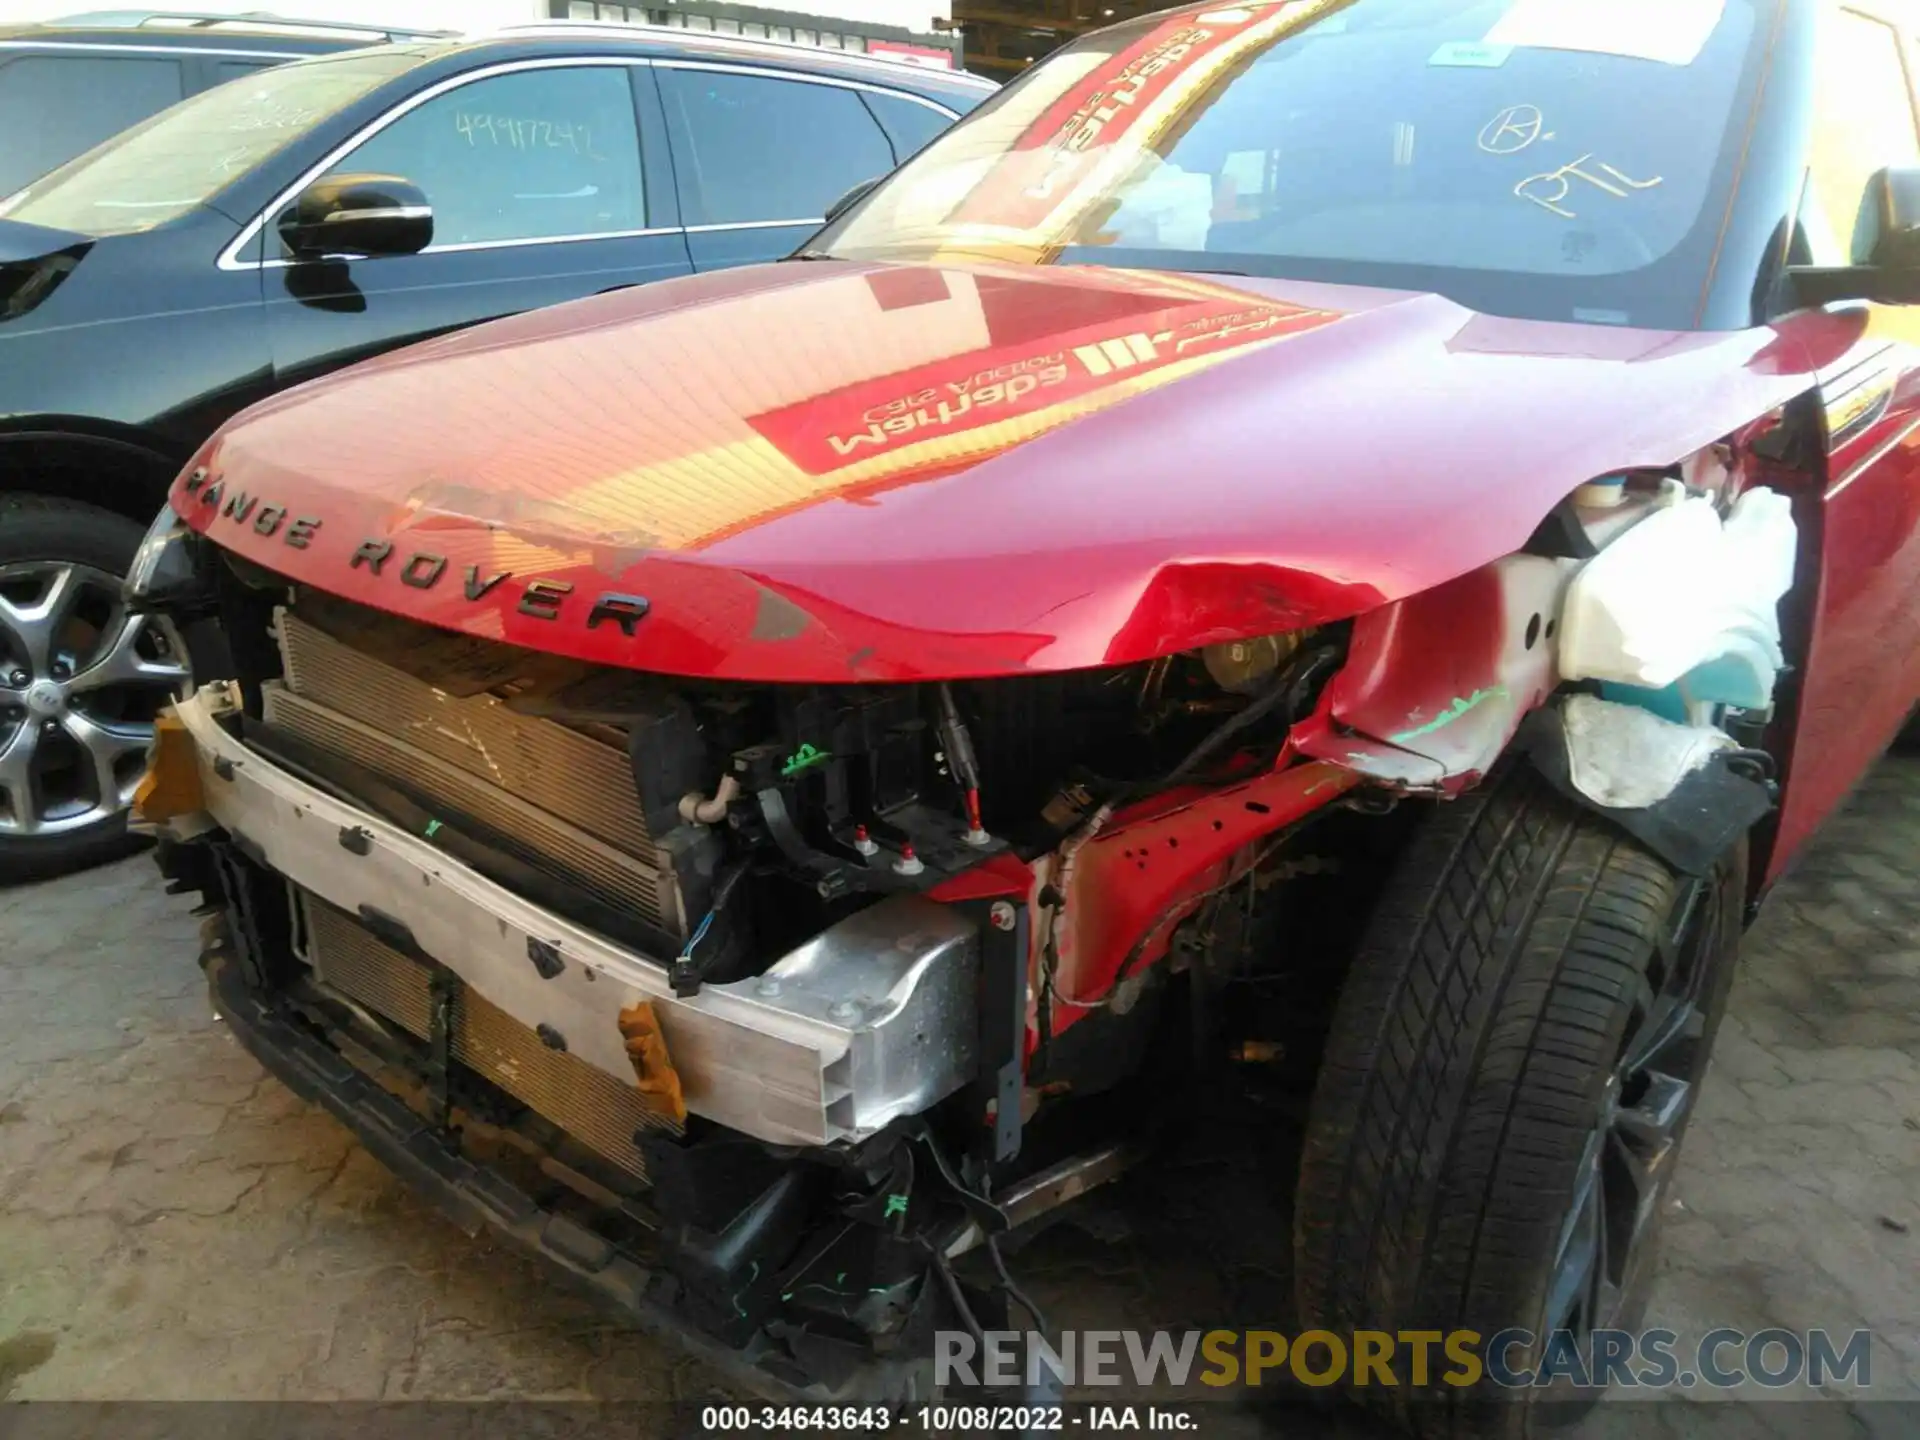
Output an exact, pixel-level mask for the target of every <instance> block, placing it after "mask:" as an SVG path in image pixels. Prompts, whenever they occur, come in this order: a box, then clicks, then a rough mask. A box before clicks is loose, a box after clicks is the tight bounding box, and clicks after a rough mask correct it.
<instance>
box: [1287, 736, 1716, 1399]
mask: <svg viewBox="0 0 1920 1440" xmlns="http://www.w3.org/2000/svg"><path fill="white" fill-rule="evenodd" d="M1745 861H1746V846H1745V844H1744V843H1742V844H1741V845H1740V846H1739V847H1737V849H1736V850H1735V851H1734V853H1733V854H1731V855H1729V856H1727V857H1726V858H1725V859H1724V860H1723V861H1722V862H1721V864H1720V865H1719V866H1718V867H1717V869H1716V871H1715V873H1714V874H1713V875H1712V876H1710V877H1709V878H1707V879H1705V880H1697V879H1685V878H1681V877H1677V876H1675V875H1674V874H1673V873H1672V872H1671V871H1670V870H1668V868H1667V867H1666V866H1665V865H1664V864H1663V863H1662V862H1661V861H1659V860H1658V859H1656V858H1655V857H1653V856H1652V855H1650V854H1648V853H1647V852H1646V851H1644V850H1642V849H1640V848H1639V847H1638V846H1636V845H1635V844H1634V843H1633V842H1632V841H1630V840H1628V839H1626V838H1625V837H1624V836H1623V835H1621V834H1619V833H1617V832H1616V831H1614V830H1613V829H1612V828H1610V827H1609V826H1607V825H1605V824H1604V823H1603V822H1602V821H1600V820H1598V819H1597V818H1595V817H1593V816H1592V815H1590V814H1588V813H1587V812H1585V811H1583V810H1581V809H1579V808H1578V807H1577V806H1575V805H1573V804H1571V803H1570V802H1568V801H1567V800H1565V799H1564V798H1563V797H1561V796H1560V795H1558V794H1556V793H1555V792H1554V791H1552V790H1551V789H1549V788H1548V787H1547V786H1546V785H1545V784H1544V783H1543V782H1542V781H1541V780H1540V779H1539V778H1538V777H1537V776H1536V775H1534V774H1533V773H1532V772H1531V771H1528V770H1525V769H1515V770H1513V771H1511V772H1508V773H1507V774H1506V775H1504V776H1503V777H1502V778H1501V779H1499V780H1498V782H1497V783H1495V784H1494V785H1492V786H1490V787H1489V788H1488V789H1487V790H1485V791H1483V792H1481V793H1479V794H1477V795H1474V796H1470V797H1468V798H1466V799H1463V800H1460V801H1457V802H1454V803H1453V804H1450V805H1445V806H1442V807H1440V808H1438V809H1437V810H1436V811H1435V813H1434V814H1433V815H1432V816H1431V817H1430V819H1429V820H1428V821H1427V822H1426V823H1425V825H1424V828H1423V829H1422V830H1421V832H1419V833H1418V834H1417V835H1416V836H1415V838H1414V840H1413V842H1412V844H1411V846H1410V848H1409V850H1408V851H1407V853H1406V856H1405V858H1404V859H1403V861H1402V862H1401V865H1400V867H1399V869H1398V871H1397V873H1396V874H1395V876H1394V877H1393V879H1392V880H1390V881H1389V883H1388V887H1387V890H1386V893H1385V894H1384V895H1383V897H1382V900H1381V903H1380V906H1379V909H1378V911H1377V912H1376V914H1375V916H1374V918H1373V920H1372V923H1371V928H1370V931H1369V934H1368V936H1367V939H1366V940H1365V941H1364V942H1363V944H1362V946H1361V948H1360V952H1359V954H1358V956H1357V958H1356V961H1355V964H1354V967H1353V969H1352V972H1351V974H1350V975H1349V977H1348V980H1347V983H1346V987H1345V989H1344V992H1343V993H1342V995H1341V999H1340V1004H1339V1007H1338V1010H1337V1012H1336V1016H1335V1020H1334V1024H1333V1028H1332V1032H1331V1035H1330V1037H1329V1040H1328V1045H1327V1052H1326V1053H1327V1059H1326V1061H1325V1063H1324V1065H1323V1068H1322V1071H1321V1075H1320V1078H1319V1081H1318V1086H1317V1089H1316V1092H1315V1095H1314V1101H1313V1110H1312V1117H1311V1120H1310V1122H1309V1126H1308V1132H1307V1137H1306V1146H1305V1152H1304V1156H1303V1159H1302V1163H1301V1174H1300V1182H1299V1185H1300V1188H1299V1195H1298V1201H1297V1205H1296V1211H1295V1215H1296V1219H1295V1234H1294V1246H1295V1265H1296V1274H1297V1277H1298V1278H1297V1284H1298V1287H1299V1303H1300V1323H1301V1324H1302V1326H1303V1327H1305V1326H1312V1327H1318V1328H1322V1329H1327V1330H1332V1331H1333V1332H1335V1333H1336V1334H1345V1333H1351V1332H1352V1331H1353V1330H1356V1329H1366V1330H1383V1331H1387V1332H1389V1333H1398V1332H1400V1331H1403V1330H1439V1331H1443V1332H1447V1331H1453V1330H1462V1329H1465V1330H1474V1331H1478V1332H1479V1334H1480V1335H1481V1337H1482V1339H1483V1341H1484V1340H1487V1339H1490V1338H1491V1337H1493V1336H1494V1335H1496V1334H1498V1332H1500V1331H1502V1330H1505V1329H1508V1328H1512V1327H1518V1328H1521V1329H1524V1330H1527V1331H1530V1332H1532V1333H1533V1335H1535V1336H1537V1337H1540V1338H1539V1339H1538V1340H1536V1341H1535V1343H1534V1344H1533V1345H1531V1346H1530V1347H1529V1346H1526V1345H1516V1346H1515V1347H1514V1348H1513V1349H1512V1350H1511V1351H1510V1352H1508V1353H1507V1354H1506V1355H1505V1358H1506V1359H1507V1360H1508V1361H1509V1362H1510V1364H1511V1365H1512V1367H1513V1368H1514V1369H1516V1370H1520V1369H1530V1368H1533V1367H1537V1366H1538V1365H1539V1364H1540V1361H1541V1358H1542V1353H1543V1345H1544V1340H1545V1337H1546V1336H1548V1335H1549V1334H1551V1333H1552V1332H1554V1331H1565V1332H1568V1333H1569V1334H1570V1336H1571V1338H1572V1340H1573V1342H1574V1344H1575V1346H1576V1347H1577V1348H1578V1353H1579V1354H1580V1356H1581V1357H1582V1358H1583V1359H1585V1360H1586V1361H1588V1362H1591V1359H1592V1349H1591V1347H1590V1345H1589V1344H1588V1343H1587V1342H1588V1341H1589V1339H1590V1337H1591V1336H1592V1333H1593V1331H1595V1330H1596V1329H1602V1328H1606V1329H1628V1328H1632V1327H1633V1326H1635V1325H1636V1324H1637V1323H1638V1320H1639V1314H1640V1310H1641V1308H1642V1306H1643V1305H1644V1303H1645V1298H1646V1290H1647V1285H1648V1282H1649V1281H1650V1279H1651V1272H1652V1269H1653V1266H1652V1264H1651V1260H1652V1252H1653V1248H1654V1240H1655V1237H1656V1232H1657V1230H1658V1226H1659V1222H1660V1218H1661V1214H1662V1210H1663V1202H1664V1200H1665V1195H1666V1190H1667V1187H1668V1185H1669V1182H1670V1181H1671V1180H1672V1177H1673V1172H1674V1168H1675V1161H1676V1158H1677V1154H1678V1150H1679V1146H1680V1142H1681V1138H1682V1136H1683V1135H1684V1133H1685V1131H1686V1126H1687V1122H1688V1120H1689V1118H1690V1117H1691V1116H1692V1114H1693V1110H1694V1102H1695V1099H1696V1097H1697V1095H1698V1092H1699V1087H1700V1082H1701V1079H1702V1076H1703V1074H1704V1071H1705V1068H1706V1061H1707V1052H1708V1048H1709V1046H1710V1045H1711V1044H1712V1041H1713V1036H1714V1032H1715V1030H1716V1029H1717V1028H1718V1026H1719V1023H1720V1016H1721V1012H1722V1011H1723V1009H1724V1008H1725V1005H1726V996H1727V990H1728V987H1729V985H1730V983H1731V980H1732V976H1733V961H1734V957H1735V954H1736V950H1737V946H1738V942H1739V934H1740V922H1741V911H1742V904H1743V901H1744V898H1745V879H1746V864H1745ZM1400 1378H1402V1380H1403V1381H1404V1380H1405V1379H1406V1378H1407V1377H1404V1376H1402V1377H1400ZM1360 1393H1362V1394H1372V1395H1373V1396H1374V1397H1375V1398H1376V1399H1377V1400H1379V1401H1381V1402H1384V1403H1385V1404H1387V1405H1389V1406H1392V1407H1393V1408H1394V1409H1395V1410H1396V1412H1397V1414H1398V1417H1399V1418H1400V1420H1401V1421H1402V1423H1403V1424H1404V1425H1406V1426H1407V1428H1408V1429H1410V1430H1413V1431H1415V1432H1416V1433H1419V1434H1421V1435H1427V1436H1456V1437H1457V1436H1483V1435H1488V1436H1501V1437H1523V1436H1531V1435H1534V1434H1536V1433H1538V1432H1539V1431H1540V1430H1542V1429H1544V1428H1546V1424H1547V1422H1548V1420H1549V1418H1550V1417H1551V1418H1553V1419H1556V1420H1557V1419H1563V1418H1566V1411H1565V1410H1563V1409H1562V1408H1561V1406H1560V1405H1559V1404H1555V1405H1554V1406H1553V1407H1552V1409H1551V1410H1549V1409H1548V1408H1547V1407H1546V1406H1543V1405H1534V1404H1526V1403H1498V1402H1499V1401H1500V1400H1501V1399H1503V1398H1512V1397H1509V1396H1506V1395H1505V1392H1501V1391H1499V1390H1497V1389H1496V1388H1494V1387H1493V1386H1492V1385H1491V1384H1490V1383H1488V1382H1482V1384H1481V1385H1480V1386H1479V1387H1477V1388H1475V1389H1474V1390H1471V1391H1468V1392H1466V1394H1464V1395H1462V1394H1460V1393H1458V1392H1454V1393H1449V1392H1448V1387H1446V1386H1444V1385H1433V1386H1432V1387H1431V1388H1430V1390H1429V1391H1428V1393H1426V1394H1424V1395H1417V1396H1416V1395H1412V1394H1410V1393H1408V1392H1406V1391H1391V1392H1383V1391H1381V1390H1380V1388H1379V1387H1372V1388H1371V1389H1370V1391H1363V1392H1360ZM1524 1393H1525V1394H1526V1395H1527V1396H1528V1397H1530V1398H1532V1397H1537V1398H1539V1399H1542V1400H1555V1401H1565V1400H1566V1399H1567V1398H1568V1397H1567V1395H1566V1393H1565V1391H1564V1389H1558V1390H1556V1389H1552V1388H1549V1389H1547V1390H1545V1391H1538V1390H1530V1391H1527V1392H1524ZM1594 1393H1595V1392H1592V1391H1588V1392H1586V1393H1584V1394H1581V1395H1578V1396H1576V1397H1574V1399H1575V1405H1576V1407H1577V1406H1578V1405H1579V1404H1581V1403H1584V1402H1586V1401H1588V1400H1589V1399H1590V1398H1591V1397H1592V1395H1593V1394H1594ZM1489 1398H1490V1399H1491V1401H1492V1402H1494V1403H1482V1402H1485V1401H1488V1400H1489Z"/></svg>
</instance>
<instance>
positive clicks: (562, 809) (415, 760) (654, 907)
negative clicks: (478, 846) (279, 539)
mask: <svg viewBox="0 0 1920 1440" xmlns="http://www.w3.org/2000/svg"><path fill="white" fill-rule="evenodd" d="M279 637H280V651H281V657H282V660H283V662H284V664H285V673H286V680H285V682H284V684H273V683H270V684H268V685H267V686H266V687H265V700H264V711H265V717H266V719H267V721H268V722H269V723H270V724H273V725H276V726H279V727H281V728H283V729H284V730H286V731H287V733H289V734H291V735H294V736H296V737H298V738H299V739H302V740H304V741H306V742H308V743H309V744H312V745H315V746H317V747H319V748H320V749H322V750H324V751H326V752H327V753H328V754H331V755H335V756H338V757H340V758H341V759H344V760H349V761H351V762H353V763H354V764H356V765H360V766H363V767H365V768H366V769H367V770H370V771H372V772H373V773H374V774H376V775H380V776H383V777H385V778H387V779H390V780H392V781H395V782H397V783H399V784H401V785H403V786H405V787H406V788H408V789H410V790H412V791H414V792H415V793H416V794H418V795H420V796H423V797H427V798H431V799H438V800H440V801H441V802H443V803H444V804H445V805H447V806H448V807H449V809H451V810H452V811H454V812H456V813H459V814H464V815H468V816H471V817H472V818H473V819H475V820H477V821H479V822H480V823H482V824H484V825H487V826H489V827H491V828H492V829H493V830H495V831H497V832H499V833H500V834H503V835H508V836H511V837H512V838H513V839H515V840H517V841H519V842H520V843H521V844H522V845H524V846H525V847H527V848H528V849H530V850H532V851H533V852H534V853H535V854H536V855H538V856H539V857H540V859H541V860H542V861H543V862H544V864H543V867H542V868H545V869H548V870H549V871H551V872H552V873H554V874H556V875H557V876H559V877H561V878H563V879H566V880H568V881H570V882H572V883H574V884H577V885H579V886H580V887H581V888H583V889H585V890H587V891H589V892H591V893H592V894H593V895H594V896H595V897H596V898H598V899H600V900H603V901H605V902H606V903H608V904H610V905H613V906H615V907H617V908H619V909H621V910H623V911H626V912H629V913H632V914H636V915H639V916H642V917H644V918H645V919H646V920H647V921H649V922H650V923H652V924H654V925H656V926H659V927H661V928H663V929H666V930H668V931H670V932H673V933H678V932H679V931H680V930H681V929H682V928H683V927H682V924H681V920H682V917H681V915H680V913H679V903H678V890H677V886H676V885H675V884H674V883H673V880H672V874H671V871H670V870H666V869H663V867H662V865H661V863H660V862H661V858H662V857H661V856H660V854H659V852H658V851H657V850H656V848H655V847H654V845H653V842H652V840H651V838H650V836H649V835H648V832H647V822H646V816H645V814H644V812H643V810H642V808H641V805H640V799H639V795H638V793H637V792H636V790H635V787H634V780H633V768H632V764H631V762H630V760H629V758H628V756H627V752H626V750H625V748H624V747H623V746H617V745H614V744H610V743H608V742H607V741H605V740H601V739H597V738H595V737H594V736H592V735H589V734H586V733H583V732H582V731H579V730H576V729H574V728H572V727H570V726H568V725H564V724H561V723H559V722H557V721H554V720H549V719H544V718H542V717H539V716H534V715H523V714H520V713H518V712H516V711H515V710H513V709H511V708H509V707H508V706H507V705H506V704H505V703H504V702H503V701H502V700H501V699H499V698H498V697H496V696H495V695H492V694H489V693H485V692H484V691H483V692H481V693H475V694H456V693H453V692H452V691H451V690H449V689H442V688H439V687H437V686H435V685H432V684H429V683H427V682H426V681H425V680H421V679H418V678H416V677H415V676H414V675H412V674H409V673H407V671H405V670H402V669H400V668H398V667H397V666H395V665H392V664H389V663H387V662H386V661H385V660H382V659H380V658H377V657H375V656H373V655H370V654H368V653H366V652H365V651H362V650H359V649H356V648H355V647H354V646H352V645H350V644H347V643H345V642H343V641H341V640H339V639H336V638H335V637H334V636H332V635H330V634H328V633H327V632H326V631H325V630H322V629H320V628H319V627H318V626H316V625H313V624H311V623H309V622H308V621H306V620H304V619H302V618H301V617H300V616H299V615H297V614H295V613H294V612H292V611H291V610H283V611H281V612H280V614H279ZM436 638H437V637H434V636H432V635H431V634H429V636H428V637H427V638H426V639H425V640H423V641H422V644H423V645H425V646H432V645H433V644H435V643H436ZM473 643H474V642H471V641H459V640H456V639H455V638H454V637H449V638H448V644H449V645H453V644H464V645H469V646H470V645H472V644H473ZM422 658H423V661H434V660H439V659H442V658H443V657H433V656H425V657H422ZM422 668H425V669H427V670H428V673H432V665H431V664H423V666H422Z"/></svg>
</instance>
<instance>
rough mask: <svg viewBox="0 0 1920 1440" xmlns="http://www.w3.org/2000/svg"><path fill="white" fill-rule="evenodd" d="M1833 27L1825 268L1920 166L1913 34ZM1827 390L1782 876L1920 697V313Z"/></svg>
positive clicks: (1848, 356) (1822, 195)
mask: <svg viewBox="0 0 1920 1440" xmlns="http://www.w3.org/2000/svg"><path fill="white" fill-rule="evenodd" d="M1822 18H1823V21H1824V22H1825V23H1824V24H1823V27H1822V33H1821V37H1820V40H1821V49H1820V53H1819V58H1818V72H1817V73H1818V84H1817V89H1816V109H1815V115H1814V136H1813V148H1812V152H1811V154H1812V161H1811V169H1810V173H1809V177H1808V185H1809V189H1808V194H1807V203H1806V204H1805V205H1804V206H1803V207H1802V210H1803V220H1804V223H1805V228H1806V231H1807V237H1808V243H1809V244H1810V245H1811V246H1812V248H1813V250H1814V252H1815V253H1814V256H1813V259H1814V260H1815V262H1816V263H1820V264H1828V263H1837V264H1846V263H1847V260H1848V256H1849V254H1850V252H1851V244H1852V237H1853V234H1854V226H1855V221H1856V219H1857V218H1858V216H1859V212H1860V202H1861V199H1862V196H1863V194H1864V191H1865V187H1866V183H1867V179H1868V177H1869V176H1870V175H1872V174H1873V173H1874V172H1875V171H1877V170H1879V169H1881V168H1882V167H1886V166H1920V127H1916V123H1915V111H1914V102H1913V90H1912V87H1911V85H1910V83H1909V75H1908V67H1907V63H1906V58H1905V57H1906V55H1907V54H1908V50H1907V39H1906V37H1904V36H1903V35H1902V34H1901V32H1900V31H1899V30H1898V29H1897V28H1896V27H1895V26H1894V25H1893V24H1891V23H1889V22H1888V21H1886V20H1884V19H1882V18H1880V17H1878V16H1876V15H1874V14H1871V13H1869V12H1868V11H1867V10H1866V9H1865V8H1859V7H1855V6H1854V5H1851V4H1848V5H1844V6H1843V5H1835V6H1834V7H1833V8H1832V10H1831V12H1830V13H1828V14H1826V15H1824V16H1823V17H1822ZM1823 251H1824V252H1825V253H1824V254H1823V253H1822V252H1823ZM1820 386H1821V398H1822V400H1823V401H1824V402H1825V406H1826V414H1827V458H1828V463H1827V472H1826V475H1825V478H1824V485H1823V489H1824V495H1823V506H1822V519H1821V533H1820V559H1821V575H1820V588H1819V596H1818V601H1817V607H1816V612H1815V616H1814V624H1813V643H1812V648H1811V653H1810V657H1809V661H1808V665H1807V671H1806V675H1805V677H1804V679H1803V682H1802V686H1801V700H1800V719H1799V725H1798V729H1797V733H1796V736H1795V740H1794V746H1793V762H1792V767H1791V771H1790V776H1789V780H1788V784H1787V789H1786V794H1785V796H1784V799H1783V804H1782V814H1781V829H1780V836H1779V843H1778V845H1777V847H1776V849H1775V851H1774V856H1773V867H1772V869H1773V873H1774V874H1778V873H1779V871H1780V870H1781V868H1782V867H1783V866H1784V865H1785V864H1786V862H1787V861H1788V860H1789V859H1790V858H1791V857H1792V855H1793V853H1794V852H1795V851H1796V850H1797V849H1798V848H1799V847H1800V845H1801V843H1802V842H1803V841H1804V840H1805V839H1806V838H1807V836H1808V835H1809V834H1811V833H1812V831H1813V829H1814V828H1815V827H1816V826H1817V825H1818V824H1819V823H1820V822H1821V820H1823V819H1824V818H1825V817H1826V816H1827V815H1828V814H1829V813H1830V812H1831V811H1832V810H1833V809H1834V807H1835V806H1836V805H1838V804H1839V803H1840V801H1841V800H1842V799H1844V798H1845V797H1846V795H1847V792H1848V791H1849V790H1851V789H1852V788H1853V786H1854V785H1855V784H1856V783H1858V781H1859V780H1860V778H1861V777H1862V776H1863V775H1864V774H1865V772H1866V771H1867V769H1868V768H1869V767H1870V766H1871V765H1872V764H1873V763H1874V761H1875V760H1876V759H1877V758H1878V756H1879V755H1880V752H1881V751H1882V750H1883V749H1885V747H1886V745H1887V742H1888V741H1889V740H1890V739H1891V738H1892V737H1893V736H1894V734H1895V733H1896V732H1897V731H1898V730H1899V729H1900V726H1901V724H1902V722H1903V721H1904V720H1905V718H1906V716H1907V715H1908V713H1909V712H1910V710H1911V709H1912V707H1913V704H1914V701H1915V699H1916V697H1920V308H1915V307H1894V306H1880V305H1875V306H1871V307H1867V314H1866V316H1865V323H1864V324H1862V325H1861V326H1860V329H1859V335H1858V338H1857V339H1856V340H1855V341H1854V343H1853V345H1852V347H1851V348H1850V349H1849V350H1848V351H1847V352H1846V353H1845V354H1844V355H1842V356H1841V357H1840V358H1839V359H1837V360H1836V361H1834V362H1833V363H1832V364H1830V365H1827V366H1825V367H1823V368H1822V370H1821V373H1820ZM1769 878H1771V876H1770V877H1769Z"/></svg>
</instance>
